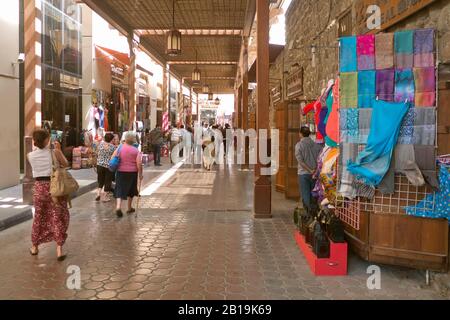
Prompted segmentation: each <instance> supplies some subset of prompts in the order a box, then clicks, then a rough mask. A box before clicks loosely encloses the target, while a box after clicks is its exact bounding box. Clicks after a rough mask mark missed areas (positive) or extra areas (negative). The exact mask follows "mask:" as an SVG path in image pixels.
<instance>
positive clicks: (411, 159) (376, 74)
mask: <svg viewBox="0 0 450 320" xmlns="http://www.w3.org/2000/svg"><path fill="white" fill-rule="evenodd" d="M435 48H436V45H435V31H434V30H432V29H421V30H407V31H401V32H396V33H380V34H377V35H363V36H354V37H345V38H341V39H340V67H339V69H340V70H339V71H340V77H339V78H340V79H339V86H340V103H339V118H340V120H339V123H338V127H339V132H340V135H339V140H338V141H337V142H339V150H338V151H337V152H338V153H339V158H338V161H337V171H336V174H337V189H336V190H335V191H333V192H335V196H331V197H330V198H329V201H330V202H332V201H333V200H334V202H335V207H336V214H337V215H338V216H339V217H340V219H341V220H342V221H343V222H344V223H345V232H346V235H347V240H348V241H349V244H350V246H351V247H352V249H353V250H354V251H355V252H356V253H357V254H359V255H360V256H361V257H362V258H363V259H365V260H368V261H371V262H375V263H386V264H393V265H401V266H407V267H413V268H419V269H426V270H435V271H446V270H447V267H448V231H449V225H448V220H447V219H449V218H450V205H449V201H450V200H449V192H448V190H449V189H448V188H449V186H448V184H449V181H450V180H449V172H448V166H446V165H445V164H439V165H438V166H436V149H437V141H436V140H437V139H436V135H437V125H436V121H437V116H438V114H437V113H438V111H439V106H438V104H437V101H438V99H437V92H436V91H437V90H436V89H437V87H436V83H437V79H436V78H437V76H436V74H437V72H436V65H437V63H436V50H435ZM324 159H325V158H324ZM441 161H442V160H441ZM325 162H326V161H325V160H324V161H323V163H324V165H325Z"/></svg>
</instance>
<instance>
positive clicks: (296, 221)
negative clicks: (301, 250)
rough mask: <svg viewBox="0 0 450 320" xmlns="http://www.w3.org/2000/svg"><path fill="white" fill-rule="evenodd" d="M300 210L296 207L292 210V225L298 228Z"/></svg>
mask: <svg viewBox="0 0 450 320" xmlns="http://www.w3.org/2000/svg"><path fill="white" fill-rule="evenodd" d="M300 210H301V209H300V208H299V207H297V208H295V209H294V223H295V225H296V226H298V223H299V220H300Z"/></svg>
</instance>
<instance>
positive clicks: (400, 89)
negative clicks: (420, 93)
mask: <svg viewBox="0 0 450 320" xmlns="http://www.w3.org/2000/svg"><path fill="white" fill-rule="evenodd" d="M414 94H415V91H414V73H413V71H412V70H411V69H403V70H395V96H394V101H395V102H402V101H407V102H410V104H411V105H413V104H414V102H415V101H414Z"/></svg>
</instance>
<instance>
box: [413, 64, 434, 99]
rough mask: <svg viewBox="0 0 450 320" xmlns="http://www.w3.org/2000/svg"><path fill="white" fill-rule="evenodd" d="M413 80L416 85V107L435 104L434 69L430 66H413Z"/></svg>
mask: <svg viewBox="0 0 450 320" xmlns="http://www.w3.org/2000/svg"><path fill="white" fill-rule="evenodd" d="M414 81H415V87H416V96H415V105H416V107H432V106H435V105H436V71H435V69H434V68H433V67H431V68H415V69H414Z"/></svg>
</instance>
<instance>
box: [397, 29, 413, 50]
mask: <svg viewBox="0 0 450 320" xmlns="http://www.w3.org/2000/svg"><path fill="white" fill-rule="evenodd" d="M394 50H395V53H405V54H413V53H414V31H413V30H408V31H400V32H396V33H395V34H394Z"/></svg>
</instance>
